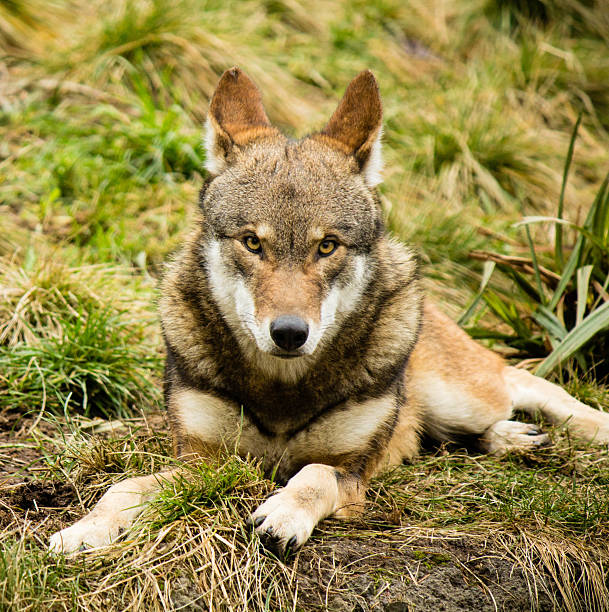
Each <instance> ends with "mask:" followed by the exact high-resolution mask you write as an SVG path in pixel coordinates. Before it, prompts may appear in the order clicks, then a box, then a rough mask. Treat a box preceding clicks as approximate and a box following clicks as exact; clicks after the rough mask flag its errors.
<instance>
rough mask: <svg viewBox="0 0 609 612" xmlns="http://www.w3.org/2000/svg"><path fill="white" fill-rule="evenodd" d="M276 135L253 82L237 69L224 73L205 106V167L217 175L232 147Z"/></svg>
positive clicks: (224, 164) (225, 164) (224, 165)
mask: <svg viewBox="0 0 609 612" xmlns="http://www.w3.org/2000/svg"><path fill="white" fill-rule="evenodd" d="M277 133H278V131H277V130H276V129H275V128H274V127H272V126H271V122H270V121H269V119H268V117H267V116H266V113H265V112H264V107H263V106H262V96H261V95H260V92H259V91H258V88H257V87H256V85H254V83H253V81H252V80H251V79H250V78H249V77H248V76H247V75H245V74H244V73H243V72H242V71H241V70H240V69H239V68H236V67H235V68H231V69H230V70H227V71H226V72H225V73H224V74H223V75H222V76H221V77H220V81H219V82H218V86H217V87H216V91H215V92H214V95H213V97H212V99H211V103H210V105H209V113H208V115H207V125H206V134H205V149H206V159H205V168H206V169H207V170H208V171H209V172H210V173H211V174H220V173H221V172H222V171H223V170H224V169H225V168H226V166H227V165H228V163H229V161H230V155H231V152H232V151H233V150H234V148H235V147H241V146H245V145H247V144H249V143H251V142H253V141H254V140H258V139H259V138H265V137H268V136H271V135H273V134H277Z"/></svg>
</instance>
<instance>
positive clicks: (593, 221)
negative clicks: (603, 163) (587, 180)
mask: <svg viewBox="0 0 609 612" xmlns="http://www.w3.org/2000/svg"><path fill="white" fill-rule="evenodd" d="M578 126H579V121H578V122H577V123H576V125H575V128H574V130H573V135H572V138H571V144H570V147H569V152H568V155H567V161H566V164H565V168H564V172H563V188H562V190H561V196H560V199H559V204H558V211H557V215H556V217H554V218H548V217H528V218H526V217H525V219H524V221H523V222H522V223H521V225H524V231H525V236H526V239H527V243H528V248H529V252H530V258H522V257H520V258H514V257H502V256H501V255H494V256H493V255H488V254H483V253H479V254H477V255H478V256H479V257H481V258H486V259H489V260H490V261H494V262H495V263H496V264H497V267H498V268H499V270H501V271H502V272H503V273H504V274H505V275H506V276H507V277H508V278H510V279H511V280H512V281H513V282H514V285H515V286H516V288H517V291H518V299H514V295H513V294H511V295H510V296H509V298H508V297H502V296H500V295H499V294H498V293H497V292H495V291H492V290H491V289H489V288H487V290H486V292H485V293H484V294H483V298H484V299H485V301H486V303H487V305H488V306H489V308H490V310H491V311H492V312H493V313H494V314H495V315H496V316H497V317H498V318H499V319H500V320H501V321H502V322H503V323H504V324H506V325H507V326H509V328H511V334H506V335H504V337H503V340H504V341H505V342H506V343H507V344H508V345H510V346H513V347H515V348H518V349H520V350H521V352H522V356H524V357H528V358H531V357H533V358H537V357H539V356H545V355H546V353H548V352H549V354H548V355H547V356H545V358H544V359H543V361H541V363H540V364H539V365H538V367H537V374H539V375H540V376H545V375H547V374H549V373H550V372H551V371H552V370H554V369H556V368H559V367H565V366H567V365H568V364H569V359H571V358H573V359H575V361H576V363H577V366H578V368H580V369H581V370H582V371H584V372H585V371H586V370H588V369H589V368H591V367H592V368H594V369H595V370H596V371H597V375H598V376H599V378H600V379H603V378H605V377H606V376H607V374H608V373H609V369H608V364H607V363H605V359H606V346H607V343H608V342H609V293H607V289H608V288H609V175H608V176H607V178H606V179H605V181H604V182H603V183H602V185H601V186H600V188H599V190H598V193H597V195H596V198H595V199H594V202H593V203H592V205H591V207H590V209H589V210H588V212H587V215H586V219H585V221H584V223H583V224H581V225H578V224H574V223H568V222H566V221H565V220H564V219H563V209H564V193H565V188H566V184H567V176H568V173H569V168H570V165H571V161H572V157H573V147H574V144H575V138H576V136H577V129H578ZM539 222H544V223H547V222H550V223H553V224H555V227H556V230H555V243H554V248H553V251H554V257H553V258H546V259H547V264H546V266H542V264H541V261H540V258H539V256H538V253H537V249H536V248H535V246H534V243H533V240H532V237H531V232H530V226H531V225H532V224H537V223H539ZM563 225H566V226H568V227H569V228H571V229H573V230H574V232H575V236H576V237H575V242H574V245H573V247H572V248H570V249H568V248H566V247H565V246H564V244H563ZM473 331H474V333H475V335H476V336H478V337H484V336H485V333H484V331H480V330H477V329H474V330H473ZM493 335H494V333H493ZM548 348H550V351H548Z"/></svg>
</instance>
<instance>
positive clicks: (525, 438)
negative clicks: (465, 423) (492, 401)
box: [480, 421, 550, 455]
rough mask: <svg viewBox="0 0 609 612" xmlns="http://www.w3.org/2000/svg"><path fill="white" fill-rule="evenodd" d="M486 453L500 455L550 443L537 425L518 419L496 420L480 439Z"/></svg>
mask: <svg viewBox="0 0 609 612" xmlns="http://www.w3.org/2000/svg"><path fill="white" fill-rule="evenodd" d="M480 442H481V445H482V447H483V448H484V450H485V451H486V452H487V453H492V454H493V455H502V454H504V453H507V452H509V451H512V450H519V449H524V450H527V449H529V450H530V449H534V448H539V447H541V446H547V445H548V444H550V438H549V437H548V435H547V434H544V433H541V431H540V430H539V427H537V425H531V424H529V423H520V422H519V421H497V422H496V423H494V424H493V425H491V426H490V427H489V428H488V429H487V430H486V431H485V432H484V435H483V436H482V438H481V439H480Z"/></svg>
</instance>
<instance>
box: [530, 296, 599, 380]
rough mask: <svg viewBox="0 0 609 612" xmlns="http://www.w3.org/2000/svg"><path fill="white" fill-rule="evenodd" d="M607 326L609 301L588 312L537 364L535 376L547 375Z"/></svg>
mask: <svg viewBox="0 0 609 612" xmlns="http://www.w3.org/2000/svg"><path fill="white" fill-rule="evenodd" d="M607 327H609V302H607V303H605V304H603V305H602V306H601V307H600V308H597V309H596V310H595V311H594V312H593V313H591V314H589V315H588V316H587V317H586V318H585V319H584V320H583V321H582V322H581V323H580V324H579V325H578V326H577V327H574V328H573V329H572V330H571V331H570V332H569V333H568V334H567V335H566V336H565V337H564V338H563V340H562V342H561V343H560V344H559V345H558V346H557V347H556V348H555V349H554V350H553V351H552V352H551V353H550V354H549V355H548V356H547V357H546V358H545V359H544V360H543V361H542V362H541V363H540V364H539V367H538V368H537V371H536V374H537V376H542V377H543V376H547V375H548V374H549V373H550V372H551V371H552V370H553V369H554V368H555V367H556V366H557V365H558V364H559V363H561V362H562V361H564V360H566V359H568V358H569V357H571V356H572V355H573V353H575V351H577V349H579V348H580V347H581V346H583V345H584V344H585V343H586V342H588V340H590V338H592V337H593V336H594V335H595V334H598V333H599V332H601V331H603V330H604V329H606V328H607Z"/></svg>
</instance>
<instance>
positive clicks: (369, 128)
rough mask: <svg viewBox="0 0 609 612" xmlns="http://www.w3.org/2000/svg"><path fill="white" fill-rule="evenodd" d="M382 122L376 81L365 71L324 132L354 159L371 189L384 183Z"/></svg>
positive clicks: (341, 102)
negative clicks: (382, 175) (382, 171)
mask: <svg viewBox="0 0 609 612" xmlns="http://www.w3.org/2000/svg"><path fill="white" fill-rule="evenodd" d="M382 119H383V109H382V105H381V96H380V94H379V88H378V85H377V83H376V79H375V78H374V75H373V74H372V72H370V70H365V71H364V72H360V73H359V74H358V75H357V76H356V77H355V78H354V79H353V80H352V81H351V83H349V86H348V87H347V91H345V95H344V96H343V99H342V100H341V101H340V104H339V105H338V108H337V109H336V110H335V111H334V114H333V115H332V117H331V118H330V121H328V124H327V125H326V127H325V128H324V129H323V130H322V132H321V133H322V135H323V136H326V137H328V138H331V139H332V140H333V141H336V142H337V143H338V145H339V146H338V148H339V149H341V150H342V151H344V152H345V153H347V154H348V155H353V156H354V157H355V159H356V161H357V163H358V164H359V167H360V172H361V173H362V174H363V176H364V180H365V181H366V184H367V185H368V186H369V187H374V186H375V185H378V184H379V183H380V182H381V180H382V178H381V170H382V169H383V159H382V157H381V134H382V127H383V126H382Z"/></svg>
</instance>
